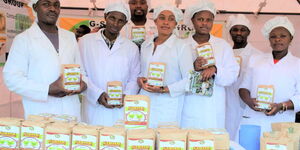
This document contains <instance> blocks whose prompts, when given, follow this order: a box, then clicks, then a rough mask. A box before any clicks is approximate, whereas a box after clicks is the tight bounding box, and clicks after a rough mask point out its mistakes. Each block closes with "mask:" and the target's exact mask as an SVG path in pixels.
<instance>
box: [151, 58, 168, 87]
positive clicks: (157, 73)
mask: <svg viewBox="0 0 300 150" xmlns="http://www.w3.org/2000/svg"><path fill="white" fill-rule="evenodd" d="M165 72H166V64H165V63H159V62H152V63H150V64H149V68H148V78H147V82H148V84H149V85H154V86H163V85H164V76H165Z"/></svg>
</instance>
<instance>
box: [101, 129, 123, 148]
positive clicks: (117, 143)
mask: <svg viewBox="0 0 300 150" xmlns="http://www.w3.org/2000/svg"><path fill="white" fill-rule="evenodd" d="M125 140H126V130H125V129H124V128H114V127H105V128H103V129H102V130H100V138H99V149H100V150H111V149H116V150H125V148H126V147H125V145H126V143H125Z"/></svg>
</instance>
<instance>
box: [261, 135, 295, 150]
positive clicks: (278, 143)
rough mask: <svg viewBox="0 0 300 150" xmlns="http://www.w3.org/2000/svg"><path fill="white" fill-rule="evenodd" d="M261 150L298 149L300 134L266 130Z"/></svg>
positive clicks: (262, 138)
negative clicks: (295, 135)
mask: <svg viewBox="0 0 300 150" xmlns="http://www.w3.org/2000/svg"><path fill="white" fill-rule="evenodd" d="M260 149H261V150H298V149H299V136H298V138H295V137H294V136H291V135H288V133H287V132H279V131H275V132H265V133H264V134H263V137H261V139H260Z"/></svg>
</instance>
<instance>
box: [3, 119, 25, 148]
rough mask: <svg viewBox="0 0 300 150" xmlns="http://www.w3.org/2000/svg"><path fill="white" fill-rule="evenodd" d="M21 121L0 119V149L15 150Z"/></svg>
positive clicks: (18, 142)
mask: <svg viewBox="0 0 300 150" xmlns="http://www.w3.org/2000/svg"><path fill="white" fill-rule="evenodd" d="M21 121H22V119H18V118H0V147H1V148H3V149H5V150H17V149H19V144H20V126H21Z"/></svg>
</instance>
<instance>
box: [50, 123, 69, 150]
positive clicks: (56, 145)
mask: <svg viewBox="0 0 300 150" xmlns="http://www.w3.org/2000/svg"><path fill="white" fill-rule="evenodd" d="M73 126H74V124H70V123H52V124H50V125H48V126H47V127H46V131H45V150H69V149H70V148H71V136H72V134H71V133H72V128H73Z"/></svg>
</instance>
